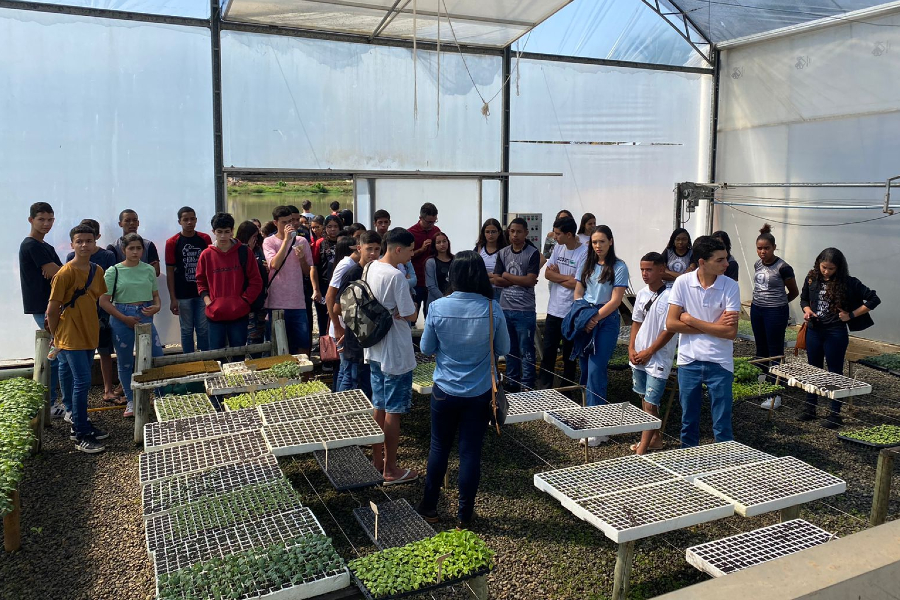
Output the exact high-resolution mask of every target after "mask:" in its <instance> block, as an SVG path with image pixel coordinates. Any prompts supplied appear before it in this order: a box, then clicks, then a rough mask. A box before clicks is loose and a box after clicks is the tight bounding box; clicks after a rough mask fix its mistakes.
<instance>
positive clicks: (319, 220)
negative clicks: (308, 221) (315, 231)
mask: <svg viewBox="0 0 900 600" xmlns="http://www.w3.org/2000/svg"><path fill="white" fill-rule="evenodd" d="M312 220H313V223H318V224H319V225H321V226H322V227H324V226H325V217H323V216H322V215H316V216H314V217H313V219H312Z"/></svg>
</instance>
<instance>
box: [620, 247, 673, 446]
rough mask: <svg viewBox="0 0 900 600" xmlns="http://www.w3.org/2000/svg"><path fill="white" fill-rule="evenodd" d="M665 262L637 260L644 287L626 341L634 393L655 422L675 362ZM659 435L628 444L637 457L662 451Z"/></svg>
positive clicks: (658, 257)
mask: <svg viewBox="0 0 900 600" xmlns="http://www.w3.org/2000/svg"><path fill="white" fill-rule="evenodd" d="M665 272H666V261H665V259H664V258H663V256H662V254H660V253H658V252H648V253H647V254H645V255H644V256H643V257H642V258H641V279H642V280H643V281H644V283H646V284H647V287H645V288H644V289H642V290H641V291H639V292H638V293H637V297H636V298H635V300H634V313H633V315H632V323H631V338H630V339H629V341H628V361H629V364H630V365H631V379H632V383H633V384H634V388H633V389H634V393H636V394H637V395H638V396H640V397H641V404H642V406H643V409H644V412H646V413H648V414H650V415H653V416H654V417H657V418H659V403H660V402H661V401H662V397H663V392H665V391H666V381H668V379H669V373H671V371H672V361H673V360H674V359H675V347H676V344H677V342H676V341H675V334H674V333H672V332H671V331H667V330H666V316H667V315H668V313H669V288H667V287H666V282H665V281H663V273H665ZM662 447H663V441H662V435H661V434H660V431H659V430H658V429H654V430H651V431H645V432H644V433H643V434H642V435H641V441H640V442H639V443H637V444H632V445H631V449H632V450H634V451H635V452H637V453H638V454H645V453H646V452H647V451H648V450H662Z"/></svg>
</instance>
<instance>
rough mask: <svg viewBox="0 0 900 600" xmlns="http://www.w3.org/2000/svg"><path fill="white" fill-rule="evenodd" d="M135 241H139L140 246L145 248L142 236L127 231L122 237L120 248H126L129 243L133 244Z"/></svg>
mask: <svg viewBox="0 0 900 600" xmlns="http://www.w3.org/2000/svg"><path fill="white" fill-rule="evenodd" d="M135 242H137V243H139V244H140V245H141V248H146V245H145V242H144V238H142V237H141V236H140V235H138V234H136V233H129V234H127V235H125V236H123V237H122V250H125V248H127V247H128V245H129V244H133V243H135Z"/></svg>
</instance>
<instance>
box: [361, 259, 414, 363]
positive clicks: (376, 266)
mask: <svg viewBox="0 0 900 600" xmlns="http://www.w3.org/2000/svg"><path fill="white" fill-rule="evenodd" d="M366 283H368V284H369V288H371V290H372V294H373V295H374V296H375V297H376V298H377V299H378V301H379V302H381V305H382V306H384V307H385V308H386V309H388V310H389V311H391V312H392V313H394V314H395V315H397V314H399V315H400V316H409V315H411V314H413V313H414V312H416V305H415V304H413V300H412V296H411V295H410V293H409V285H408V284H407V283H406V278H405V277H404V276H403V274H402V273H400V271H398V270H397V269H395V268H394V267H392V266H391V265H389V264H387V263H383V262H381V261H380V260H378V261H375V262H373V263H370V264H369V270H368V272H367V273H366ZM365 354H366V362H367V363H368V362H371V361H373V360H374V361H376V362H378V363H379V364H380V365H381V370H382V371H383V372H384V373H387V374H388V375H403V374H404V373H409V372H410V371H412V370H413V369H415V368H416V355H415V351H414V350H413V342H412V329H411V328H410V326H409V322H408V321H405V320H403V319H394V323H393V325H392V326H391V330H390V331H388V334H387V335H386V336H384V339H382V340H381V341H380V342H378V343H377V344H375V345H374V346H372V347H371V348H366V349H365Z"/></svg>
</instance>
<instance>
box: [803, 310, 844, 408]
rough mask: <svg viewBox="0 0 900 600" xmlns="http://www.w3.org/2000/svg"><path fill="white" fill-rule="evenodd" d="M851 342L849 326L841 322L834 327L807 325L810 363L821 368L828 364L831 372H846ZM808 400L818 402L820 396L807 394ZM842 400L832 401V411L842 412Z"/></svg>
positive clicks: (808, 360) (807, 358)
mask: <svg viewBox="0 0 900 600" xmlns="http://www.w3.org/2000/svg"><path fill="white" fill-rule="evenodd" d="M849 344H850V334H849V333H848V331H847V326H846V325H844V324H843V323H841V324H840V325H837V326H834V327H821V326H820V327H807V328H806V360H807V362H808V363H809V364H811V365H812V366H814V367H819V368H820V369H823V368H825V364H826V363H827V364H828V371H829V372H830V373H838V374H842V373H843V372H844V358H845V357H846V355H847V346H848V345H849ZM806 401H807V402H808V403H810V404H813V405H815V404H817V403H818V401H819V397H818V396H817V395H815V394H810V393H807V394H806ZM841 404H842V401H841V400H832V401H831V412H833V413H839V412H841Z"/></svg>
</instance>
